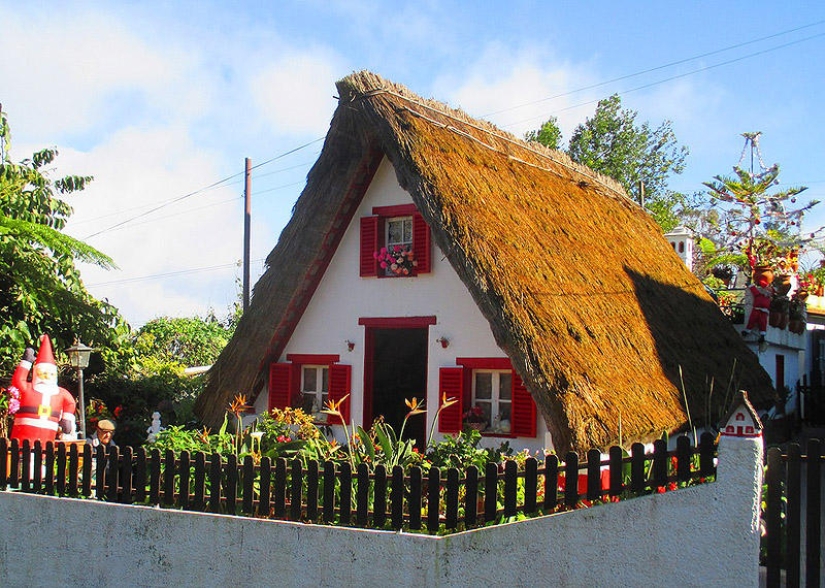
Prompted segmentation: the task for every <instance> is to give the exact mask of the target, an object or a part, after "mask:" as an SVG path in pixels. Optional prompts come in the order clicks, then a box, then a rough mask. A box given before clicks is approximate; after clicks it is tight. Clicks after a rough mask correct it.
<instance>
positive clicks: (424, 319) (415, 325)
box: [358, 316, 437, 427]
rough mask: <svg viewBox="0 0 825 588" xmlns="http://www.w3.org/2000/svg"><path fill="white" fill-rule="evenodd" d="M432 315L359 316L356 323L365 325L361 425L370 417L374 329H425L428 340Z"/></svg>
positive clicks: (433, 318)
mask: <svg viewBox="0 0 825 588" xmlns="http://www.w3.org/2000/svg"><path fill="white" fill-rule="evenodd" d="M436 322H437V321H436V317H434V316H407V317H376V318H368V317H361V318H359V319H358V324H359V325H361V326H363V327H365V332H364V402H363V410H364V412H363V414H362V416H361V423H362V426H364V427H367V426H369V425H370V424H372V423H371V422H370V423H368V422H367V419H370V418H372V392H373V390H372V387H373V362H374V361H375V330H376V329H427V340H428V341H429V328H430V325H434V324H436Z"/></svg>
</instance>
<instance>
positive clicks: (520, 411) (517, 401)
mask: <svg viewBox="0 0 825 588" xmlns="http://www.w3.org/2000/svg"><path fill="white" fill-rule="evenodd" d="M512 402H513V407H512V409H513V410H512V415H511V416H512V421H513V422H512V423H511V427H512V428H511V431H512V432H513V434H514V435H515V436H517V437H535V436H536V402H535V401H534V400H533V396H532V395H531V394H530V392H528V391H527V388H525V387H524V382H522V381H521V378H520V377H519V376H518V374H516V372H513V395H512Z"/></svg>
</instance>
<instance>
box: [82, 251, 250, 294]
mask: <svg viewBox="0 0 825 588" xmlns="http://www.w3.org/2000/svg"><path fill="white" fill-rule="evenodd" d="M265 259H266V258H263V257H261V258H259V259H253V260H252V262H253V263H260V262H262V261H265ZM238 264H239V262H237V261H236V262H233V263H223V264H220V265H211V266H205V267H196V268H190V269H183V270H176V271H173V272H166V273H162V274H149V275H146V276H137V277H134V278H122V279H120V280H111V281H109V282H98V283H96V284H88V285H87V286H86V287H87V288H96V287H100V286H115V285H118V284H130V283H133V282H142V281H146V280H159V279H163V278H170V277H173V276H182V275H187V274H194V273H200V272H210V271H216V270H222V269H227V268H231V267H238Z"/></svg>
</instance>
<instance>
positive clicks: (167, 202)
mask: <svg viewBox="0 0 825 588" xmlns="http://www.w3.org/2000/svg"><path fill="white" fill-rule="evenodd" d="M325 138H326V137H319V138H318V139H314V140H312V141H309V142H308V143H304V144H303V145H299V146H298V147H295V148H293V149H290V150H289V151H285V152H284V153H281V154H280V155H276V156H275V157H273V158H271V159H267V160H266V161H264V162H262V163H259V164H258V165H254V166H252V168H251V169H257V168H259V167H263V166H265V165H268V164H270V163H272V162H273V161H277V160H279V159H282V158H284V157H286V156H287V155H292V154H293V153H296V152H297V151H300V150H301V149H305V148H307V147H309V146H310V145H314V144H315V143H317V142H319V141H323V140H324V139H325ZM245 173H246V172H238V173H236V174H232V175H231V176H227V177H225V178H223V179H222V180H218V181H217V182H213V183H212V184H209V185H208V186H205V187H203V188H199V189H198V190H194V191H192V192H189V193H188V194H184V195H183V196H178V197H177V198H173V199H171V200H168V201H166V202H164V203H163V204H160V205H159V206H155V207H154V208H151V209H149V210H147V211H146V212H142V213H140V214H137V215H135V216H133V217H130V218H128V219H126V220H124V221H121V222H119V223H115V224H114V225H112V226H110V227H107V228H105V229H101V230H100V231H97V232H96V233H92V234H91V235H88V236H86V237H84V239H83V240H84V241H85V240H88V239H91V238H92V237H97V236H98V235H100V234H102V233H106V232H108V231H111V230H113V229H116V228H118V227H121V226H123V225H125V224H128V223H131V222H132V221H135V220H137V219H139V218H142V217H144V216H147V215H150V214H152V213H153V212H157V211H158V210H161V209H163V208H166V207H167V206H171V205H172V204H175V203H177V202H181V201H183V200H186V199H187V198H191V197H192V196H196V195H197V194H202V193H203V192H206V191H207V190H211V189H213V188H216V187H218V186H220V185H221V184H225V183H227V182H228V181H229V180H231V179H233V178H236V177H238V176H242V175H244V174H245Z"/></svg>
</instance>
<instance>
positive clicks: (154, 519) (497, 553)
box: [0, 438, 762, 588]
mask: <svg viewBox="0 0 825 588" xmlns="http://www.w3.org/2000/svg"><path fill="white" fill-rule="evenodd" d="M761 464H762V442H761V439H755V440H747V439H732V438H730V439H727V438H723V440H722V442H721V443H720V448H719V469H718V481H717V482H715V483H711V484H706V485H702V486H694V487H691V488H687V489H683V490H678V491H675V492H668V493H666V494H658V495H651V496H646V497H641V498H636V499H632V500H627V501H625V502H620V503H618V504H610V505H603V506H597V507H594V508H590V509H583V510H577V511H573V512H569V513H561V514H557V515H552V516H547V517H542V518H537V519H532V520H529V521H523V522H518V523H512V524H508V525H502V526H498V527H488V528H483V529H478V530H474V531H468V532H465V533H457V534H454V535H448V536H445V537H430V536H426V535H417V534H408V533H394V532H388V531H364V530H354V529H346V528H335V527H324V526H317V525H303V524H297V523H288V522H276V521H266V520H257V519H246V518H240V517H227V516H219V515H208V514H194V513H187V512H182V511H173V510H163V509H157V508H149V507H138V506H121V505H114V504H105V503H98V502H95V501H91V500H73V499H60V498H52V497H44V496H33V495H24V494H20V493H14V492H0V521H2V522H0V585H2V586H4V587H9V588H16V587H30V586H46V585H54V586H64V587H72V586H84V587H97V586H100V587H104V586H106V587H109V586H147V587H148V586H164V587H165V586H271V585H277V586H290V587H300V586H307V587H315V586H353V585H363V586H395V587H401V586H414V587H416V588H420V587H422V586H439V587H440V586H460V587H464V586H512V585H519V586H539V585H541V586H600V587H605V586H621V587H625V586H663V585H668V586H757V585H758V573H759V568H758V551H759V525H758V522H759V490H760V486H761V472H762V469H761Z"/></svg>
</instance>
